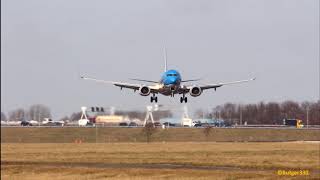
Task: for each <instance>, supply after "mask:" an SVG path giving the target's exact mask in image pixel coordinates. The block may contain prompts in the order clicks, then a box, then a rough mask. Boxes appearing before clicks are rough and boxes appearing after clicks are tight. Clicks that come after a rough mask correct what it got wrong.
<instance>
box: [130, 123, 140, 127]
mask: <svg viewBox="0 0 320 180" xmlns="http://www.w3.org/2000/svg"><path fill="white" fill-rule="evenodd" d="M129 126H130V127H138V124H137V123H135V122H130V123H129Z"/></svg>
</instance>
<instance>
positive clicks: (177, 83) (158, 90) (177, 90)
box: [81, 50, 255, 103]
mask: <svg viewBox="0 0 320 180" xmlns="http://www.w3.org/2000/svg"><path fill="white" fill-rule="evenodd" d="M164 52H165V65H164V67H165V68H164V73H163V74H162V77H161V79H160V81H155V80H146V79H136V78H134V79H131V80H135V81H140V82H144V83H152V84H150V85H146V84H132V83H123V82H114V81H105V80H99V79H96V78H91V77H85V76H82V77H81V78H82V79H85V80H93V81H96V82H102V83H108V84H113V85H114V86H117V87H120V89H121V90H122V89H123V88H128V89H132V90H134V92H136V91H138V92H139V94H140V95H141V96H149V95H150V94H152V96H151V97H150V101H151V103H152V102H153V101H154V102H156V103H157V102H158V97H157V96H156V94H162V95H165V96H171V97H174V95H176V94H179V95H182V97H180V102H181V103H183V102H185V103H187V102H188V99H187V97H186V94H190V96H192V97H197V96H200V95H201V94H202V92H203V91H204V90H207V89H214V90H217V88H219V87H221V86H224V85H230V84H237V83H244V82H248V81H252V80H255V78H252V79H248V80H240V81H233V82H226V83H216V84H205V85H197V84H194V85H185V84H184V83H187V82H193V81H199V80H200V79H189V80H183V79H182V76H181V75H180V73H179V72H178V71H177V70H174V69H171V70H168V69H167V54H166V50H165V51H164Z"/></svg>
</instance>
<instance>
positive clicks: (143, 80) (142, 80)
mask: <svg viewBox="0 0 320 180" xmlns="http://www.w3.org/2000/svg"><path fill="white" fill-rule="evenodd" d="M130 80H134V81H141V82H149V83H159V82H157V81H151V80H145V79H135V78H134V79H133V78H131V79H130Z"/></svg>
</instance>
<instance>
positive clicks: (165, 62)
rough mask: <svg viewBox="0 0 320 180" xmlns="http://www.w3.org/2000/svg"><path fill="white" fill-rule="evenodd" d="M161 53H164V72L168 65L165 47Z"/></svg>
mask: <svg viewBox="0 0 320 180" xmlns="http://www.w3.org/2000/svg"><path fill="white" fill-rule="evenodd" d="M163 53H164V72H167V71H168V67H167V66H168V64H167V49H166V47H164V48H163Z"/></svg>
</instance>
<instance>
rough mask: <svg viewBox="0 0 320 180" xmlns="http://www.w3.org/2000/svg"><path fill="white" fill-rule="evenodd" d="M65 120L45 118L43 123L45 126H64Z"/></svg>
mask: <svg viewBox="0 0 320 180" xmlns="http://www.w3.org/2000/svg"><path fill="white" fill-rule="evenodd" d="M64 124H65V123H64V121H54V120H52V119H50V118H44V121H42V125H45V126H64Z"/></svg>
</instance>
